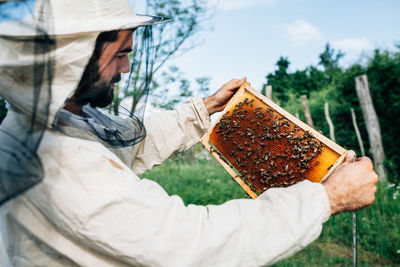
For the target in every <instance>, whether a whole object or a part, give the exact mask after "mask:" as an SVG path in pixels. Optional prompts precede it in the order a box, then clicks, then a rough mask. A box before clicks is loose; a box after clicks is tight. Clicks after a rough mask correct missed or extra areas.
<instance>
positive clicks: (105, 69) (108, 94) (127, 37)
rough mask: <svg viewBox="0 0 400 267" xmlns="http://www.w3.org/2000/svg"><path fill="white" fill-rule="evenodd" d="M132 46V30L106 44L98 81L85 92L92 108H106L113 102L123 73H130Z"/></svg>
mask: <svg viewBox="0 0 400 267" xmlns="http://www.w3.org/2000/svg"><path fill="white" fill-rule="evenodd" d="M132 45H133V40H132V31H130V30H124V31H120V32H118V35H117V40H116V41H114V42H106V43H105V44H104V46H103V48H102V51H101V54H100V57H99V60H98V62H97V66H98V73H97V74H96V75H97V77H98V79H96V81H95V82H94V83H93V84H91V86H90V87H89V88H88V89H87V92H85V97H87V99H88V102H89V103H90V104H91V106H93V107H106V106H108V105H109V104H110V103H111V102H112V100H113V98H114V88H115V83H117V82H119V81H120V80H121V73H127V72H129V71H130V66H129V57H128V54H129V53H130V52H131V51H132ZM93 75H94V74H93Z"/></svg>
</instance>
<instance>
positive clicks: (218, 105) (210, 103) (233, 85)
mask: <svg viewBox="0 0 400 267" xmlns="http://www.w3.org/2000/svg"><path fill="white" fill-rule="evenodd" d="M244 82H246V77H244V78H243V79H241V80H239V79H232V80H230V81H229V82H227V83H225V84H224V85H222V87H221V88H220V89H219V90H218V91H217V92H216V93H215V94H213V95H212V96H209V97H206V98H204V99H203V101H204V105H205V106H206V108H207V111H208V114H210V115H211V114H214V113H215V112H218V111H222V110H223V109H224V108H225V106H226V104H227V103H228V101H229V99H231V97H232V96H233V94H234V93H235V92H236V91H237V89H239V87H240V86H241V85H242V84H243V83H244Z"/></svg>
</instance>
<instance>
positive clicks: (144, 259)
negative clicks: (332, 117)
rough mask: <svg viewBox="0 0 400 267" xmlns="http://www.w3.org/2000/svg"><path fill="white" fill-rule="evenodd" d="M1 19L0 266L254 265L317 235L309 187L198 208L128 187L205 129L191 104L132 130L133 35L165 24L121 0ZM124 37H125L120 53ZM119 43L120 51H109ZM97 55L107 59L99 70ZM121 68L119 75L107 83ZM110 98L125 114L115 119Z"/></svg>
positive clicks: (45, 7)
mask: <svg viewBox="0 0 400 267" xmlns="http://www.w3.org/2000/svg"><path fill="white" fill-rule="evenodd" d="M0 16H1V18H0V96H1V97H2V98H4V99H5V100H6V101H7V103H8V104H9V107H10V108H9V111H8V114H7V116H6V118H5V119H4V121H3V123H2V124H1V125H0V143H1V147H0V156H1V159H2V160H1V162H0V175H1V177H0V201H1V203H2V206H1V207H0V212H1V215H0V230H1V237H2V239H1V240H2V242H1V244H2V246H3V250H2V253H1V257H0V259H1V261H0V265H1V266H3V265H4V266H33V265H34V266H259V265H264V264H271V263H273V262H276V261H278V260H279V259H282V258H284V257H287V256H289V255H291V254H293V253H294V252H296V251H298V250H299V249H301V248H303V247H304V246H306V245H307V244H309V243H310V242H311V241H313V240H314V239H315V238H316V237H317V236H318V235H319V233H320V231H321V228H322V223H323V222H324V221H325V220H327V218H328V217H329V212H330V209H329V201H328V198H327V195H326V192H325V190H324V188H323V186H322V185H320V184H312V183H309V182H303V183H300V184H298V185H295V186H293V187H290V188H288V189H271V190H268V191H267V192H265V193H264V194H262V195H261V196H260V197H259V198H258V199H256V200H250V199H246V200H234V201H229V202H227V203H225V204H223V205H220V206H206V207H203V206H194V205H189V206H185V205H184V204H183V201H182V200H181V199H180V198H179V197H177V196H168V195H167V193H166V192H165V191H164V190H163V189H162V188H161V187H160V186H159V185H158V184H157V183H154V182H152V181H149V180H147V179H139V178H138V176H137V175H138V174H141V173H143V172H144V171H145V170H148V169H150V168H151V167H153V166H155V165H158V164H161V163H162V162H163V161H165V160H166V159H167V158H168V157H169V156H170V155H172V154H173V153H176V152H180V151H183V150H185V149H187V148H189V147H190V146H192V145H193V144H195V143H196V142H198V141H199V139H200V137H201V136H202V135H203V134H204V132H205V131H206V130H207V129H208V128H209V126H210V118H209V116H208V113H207V110H206V108H205V106H204V103H203V101H202V99H201V98H193V99H190V100H189V101H188V103H187V104H186V105H183V106H181V107H178V108H177V109H176V110H174V111H166V112H163V113H161V114H157V115H155V116H153V117H152V118H149V119H148V120H147V119H146V121H143V112H144V108H145V106H146V105H145V102H146V98H147V94H148V86H149V84H150V75H149V74H150V73H151V65H152V57H151V56H152V52H151V49H150V48H152V46H151V37H152V36H151V28H149V27H139V26H151V25H153V24H157V23H162V22H166V21H168V19H165V18H160V17H151V16H139V15H135V14H134V12H133V11H132V7H131V5H130V4H129V2H128V1H125V0H113V1H111V0H109V1H103V0H36V1H33V0H26V1H6V2H4V1H0ZM154 27H157V26H154ZM136 28H137V29H136ZM126 29H128V30H133V33H132V34H135V36H134V37H133V38H131V37H132V36H131V35H129V34H128V35H127V36H128V40H127V42H124V41H122V42H119V41H120V40H119V39H118V38H119V37H120V35H119V33H120V32H119V31H121V30H126ZM134 29H136V30H134ZM132 39H133V44H132V45H129V46H131V48H132V53H130V50H129V49H128V50H126V48H128V47H127V46H121V47H114V48H113V46H114V45H115V44H120V43H122V44H126V43H127V44H131V43H130V40H132ZM116 40H117V41H116ZM108 48H110V49H111V48H113V49H114V50H112V51H113V53H112V54H111V55H112V57H111V58H112V59H111V58H110V59H109V61H107V60H105V61H104V60H100V58H101V56H104V55H105V54H106V53H105V51H106V50H108ZM120 50H122V52H123V53H122V54H123V56H124V57H123V58H121V59H118V58H117V59H116V58H115V56H118V55H119V52H121V51H120ZM124 51H125V52H127V53H129V55H126V54H124V53H125V52H124ZM142 52H147V55H144V54H142ZM128 58H129V61H130V69H129V68H128V69H125V70H120V71H117V72H114V73H112V75H110V76H108V74H107V72H106V69H107V68H108V67H110V66H112V64H113V63H114V62H115V61H114V60H128ZM102 66H106V67H104V68H103V67H102ZM120 73H122V74H123V73H125V77H124V76H123V75H121V77H120V76H119V74H120ZM118 81H119V83H118V84H116V85H114V84H115V83H117V82H118ZM134 88H135V89H136V90H133V89H134ZM139 89H140V90H139ZM100 92H101V93H102V94H100V97H99V93H100ZM112 92H113V93H114V96H113V95H112ZM119 94H125V95H126V94H128V95H129V94H130V95H131V96H132V99H135V101H136V102H135V101H134V103H133V104H132V103H129V108H128V109H127V110H126V108H125V109H124V108H120V102H119V101H118V97H117V96H118V95H119ZM113 97H114V98H113ZM138 99H141V100H142V101H143V102H140V101H137V100H138ZM103 100H104V101H103ZM110 102H113V105H111V107H110V108H105V109H104V110H101V109H100V108H102V107H106V106H107V104H109V103H110ZM69 105H72V106H74V107H76V106H77V105H78V106H80V107H82V108H81V109H79V110H78V111H77V112H75V111H73V110H72V109H70V108H68V106H69ZM123 110H125V115H127V116H114V115H110V114H108V112H110V111H111V112H112V113H113V114H118V113H119V114H120V115H121V114H122V113H123Z"/></svg>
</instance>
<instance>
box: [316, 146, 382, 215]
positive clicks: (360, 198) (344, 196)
mask: <svg viewBox="0 0 400 267" xmlns="http://www.w3.org/2000/svg"><path fill="white" fill-rule="evenodd" d="M354 156H355V153H354V151H349V152H348V153H347V156H346V159H345V160H344V162H343V163H342V164H341V165H339V166H338V167H337V168H336V169H335V170H334V171H333V173H332V174H331V175H330V176H329V178H328V180H327V181H326V182H324V186H325V189H326V192H327V193H328V196H329V202H330V205H331V214H332V215H333V214H335V213H338V212H341V211H355V210H358V209H361V208H363V207H365V206H368V205H371V204H372V203H373V202H374V201H375V192H376V186H375V184H376V183H377V182H378V175H377V174H376V173H375V172H374V170H373V165H372V162H371V160H370V159H369V158H367V157H362V158H359V159H357V160H356V161H355V162H352V161H353V157H354Z"/></svg>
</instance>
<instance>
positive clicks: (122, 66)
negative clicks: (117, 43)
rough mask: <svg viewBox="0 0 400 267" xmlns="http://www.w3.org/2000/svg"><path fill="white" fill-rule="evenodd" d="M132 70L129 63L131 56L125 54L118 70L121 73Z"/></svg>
mask: <svg viewBox="0 0 400 267" xmlns="http://www.w3.org/2000/svg"><path fill="white" fill-rule="evenodd" d="M129 71H130V64H129V56H128V55H126V56H124V57H123V58H122V59H121V60H120V62H119V65H118V72H119V73H128V72H129Z"/></svg>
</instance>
